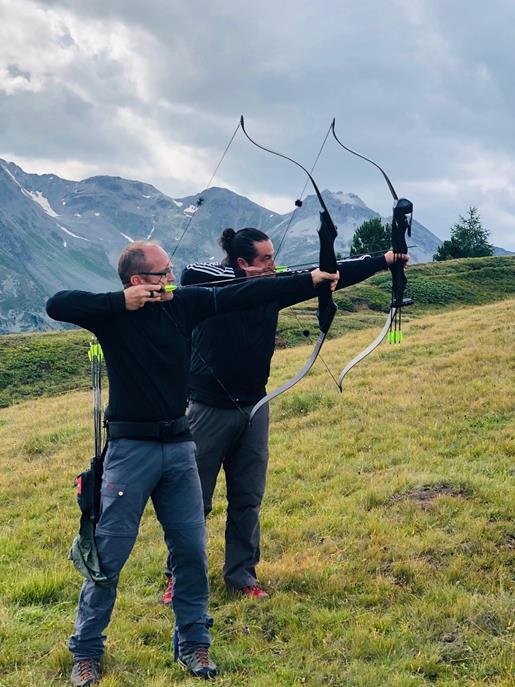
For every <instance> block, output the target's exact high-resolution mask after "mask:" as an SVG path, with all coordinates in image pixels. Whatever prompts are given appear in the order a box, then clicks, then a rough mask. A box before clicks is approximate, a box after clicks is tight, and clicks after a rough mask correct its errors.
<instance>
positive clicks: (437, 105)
mask: <svg viewBox="0 0 515 687" xmlns="http://www.w3.org/2000/svg"><path fill="white" fill-rule="evenodd" d="M39 4H40V5H41V6H46V7H48V8H52V9H54V10H58V9H66V10H68V11H70V12H72V13H74V14H77V15H78V16H81V17H83V18H85V19H87V18H90V19H91V18H94V19H98V18H104V17H105V18H106V21H107V20H117V21H120V22H121V23H123V24H124V25H125V26H127V27H128V28H129V29H130V30H131V31H134V32H139V33H138V35H139V36H140V38H141V35H146V36H148V37H149V45H150V43H151V44H152V50H151V51H149V52H147V53H145V54H143V55H141V57H143V58H144V59H146V69H147V72H148V84H147V85H148V87H149V89H150V91H151V93H152V96H153V102H152V103H151V104H149V103H145V102H143V101H142V100H141V99H140V98H139V97H138V94H137V89H136V88H135V87H134V84H132V86H131V84H130V78H131V74H130V73H129V72H128V71H127V68H126V66H124V65H123V63H121V62H119V61H117V60H116V59H113V56H112V55H108V54H102V53H99V54H97V55H95V56H94V58H93V59H92V60H87V61H81V62H77V63H76V64H72V65H70V68H69V71H68V72H67V73H66V78H67V79H68V80H69V81H70V82H71V84H73V83H78V84H81V86H82V88H83V89H84V90H85V92H86V93H87V94H88V97H87V99H84V100H81V98H80V97H79V96H73V95H72V94H71V93H70V92H68V91H67V87H66V84H64V85H63V84H61V85H60V86H59V87H58V86H57V85H56V86H53V87H49V88H48V89H47V90H46V91H45V92H42V93H38V94H32V95H31V96H30V97H29V96H26V95H25V96H22V95H21V94H16V95H14V96H9V98H7V100H8V101H9V105H6V103H5V102H4V103H3V105H2V106H1V107H2V109H1V110H0V116H2V118H3V119H5V118H7V119H8V126H9V127H10V129H9V130H10V133H11V134H12V135H13V136H14V139H13V140H14V141H15V147H16V146H18V149H19V150H20V151H21V150H23V154H24V155H30V152H31V150H32V153H33V154H36V153H35V150H42V149H44V150H45V151H46V152H45V155H46V156H48V157H51V154H52V149H53V150H54V153H55V151H56V150H59V151H60V154H63V155H65V154H66V151H67V150H68V152H69V154H70V155H72V153H73V151H75V153H73V154H77V152H80V154H81V155H84V156H85V157H86V158H87V159H88V160H91V161H94V160H96V161H97V163H98V165H99V167H101V166H102V164H103V161H105V160H106V159H108V158H109V157H111V159H113V157H116V158H117V159H119V160H120V161H121V162H123V163H125V162H126V161H127V160H128V159H130V158H131V157H132V159H133V160H134V168H135V172H137V169H138V164H139V163H140V162H143V161H144V157H145V145H144V142H142V141H135V140H130V136H129V135H128V133H127V132H126V131H123V130H122V129H120V130H116V128H115V124H114V120H113V112H114V111H115V110H116V109H117V108H120V107H122V106H123V107H126V108H128V109H129V110H130V111H133V112H135V113H137V114H138V115H139V116H141V117H145V116H146V115H148V108H151V110H152V112H151V116H150V117H149V122H152V121H154V122H156V123H159V126H160V127H161V128H162V130H163V131H164V132H165V133H166V132H168V134H169V136H170V140H173V141H180V142H182V143H184V144H187V145H191V146H193V147H198V148H201V149H204V150H205V151H207V154H208V155H209V157H210V159H212V161H213V167H214V165H215V163H216V161H217V160H218V157H219V155H220V153H221V151H222V150H223V148H224V146H225V144H226V142H227V140H228V138H229V136H230V135H231V133H232V131H233V129H234V127H235V126H236V124H237V121H238V117H239V115H240V113H244V114H245V115H246V116H247V118H248V125H249V127H250V128H251V130H252V132H253V134H254V135H255V137H256V138H257V139H259V140H260V141H261V142H263V143H264V144H265V145H268V146H270V147H273V148H276V149H278V150H280V151H282V152H285V153H287V154H291V155H294V156H295V157H296V158H297V159H298V160H299V161H301V162H303V163H304V164H305V165H306V166H308V167H309V166H310V165H311V164H312V161H313V160H314V158H315V155H316V153H317V151H318V147H319V145H320V143H321V141H322V138H323V136H324V135H325V132H326V130H327V127H328V126H329V122H330V120H331V118H332V116H336V117H337V124H338V131H339V133H340V135H341V136H342V138H343V139H344V140H345V141H346V142H347V143H348V144H349V145H350V146H351V147H354V148H356V149H358V150H360V151H362V152H363V153H364V154H366V155H368V156H370V157H372V158H374V159H376V160H377V161H378V162H380V163H381V164H383V165H384V166H385V168H386V169H387V170H388V173H389V174H390V175H391V177H392V180H393V181H394V183H395V185H396V186H397V187H398V191H399V192H400V193H402V188H403V186H404V185H408V184H416V183H420V184H421V186H420V187H421V188H422V185H423V183H424V182H432V181H437V180H438V179H447V178H449V179H453V180H454V181H455V183H456V185H457V189H456V191H455V194H454V195H452V194H451V195H445V194H443V193H440V194H439V193H438V191H437V190H435V191H434V194H436V195H430V194H429V193H426V194H425V195H424V196H423V197H422V198H420V199H414V200H415V202H416V206H417V200H418V207H420V208H421V209H422V212H425V213H426V214H425V215H424V216H421V217H420V220H421V221H422V222H424V223H426V224H428V226H429V227H430V228H431V229H433V230H434V231H436V232H437V233H440V234H441V235H442V236H445V233H446V232H448V227H449V226H451V225H452V224H453V222H455V221H456V219H457V217H458V214H460V213H463V212H464V211H465V210H466V207H467V205H469V204H479V205H480V204H481V202H485V206H486V205H487V204H489V203H490V202H491V194H484V193H483V192H482V191H481V189H480V188H479V187H477V188H475V187H470V186H467V184H466V183H465V182H466V175H465V172H464V171H463V170H464V167H463V163H464V161H466V160H467V159H473V157H474V155H476V153H477V151H478V150H480V151H482V152H483V154H484V155H490V156H492V158H493V159H495V158H496V157H497V158H498V159H499V161H502V160H503V159H507V158H508V159H509V158H510V157H513V153H514V146H515V135H514V132H513V116H512V112H513V109H514V106H515V95H514V91H513V88H512V86H511V81H512V75H513V73H514V71H515V70H514V68H515V64H514V62H515V58H514V53H513V49H512V37H511V36H510V31H511V29H512V27H513V26H514V25H515V21H514V20H515V6H514V5H513V3H512V2H511V0H492V2H490V3H489V5H488V9H486V6H485V5H484V3H479V2H477V1H471V0H456V1H455V2H451V3H449V2H444V0H431V1H429V0H427V1H423V0H419V1H418V2H415V1H413V2H409V3H408V2H407V1H406V2H404V1H403V0H398V1H394V0H390V1H389V2H388V1H387V2H385V1H384V0H363V1H362V2H360V3H349V2H341V0H326V1H325V2H320V3H317V4H314V3H312V2H307V1H306V0H301V1H299V0H297V1H295V2H294V1H293V0H286V1H285V2H283V3H280V4H278V3H275V2H272V1H271V0H263V1H262V2H260V3H259V4H257V3H251V2H235V1H234V0H232V1H231V2H229V1H228V0H225V1H221V2H217V3H212V2H208V1H207V0H205V1H203V2H201V1H199V0H196V1H195V0H192V1H190V2H187V3H185V2H178V1H177V0H175V1H169V0H166V1H164V0H163V1H156V0H154V1H149V2H146V3H141V2H139V1H138V2H136V0H134V1H131V0H112V1H111V2H109V3H107V4H106V3H104V2H101V1H100V0H89V1H88V2H87V3H84V2H78V1H75V0H61V1H59V0H55V1H53V0H44V2H40V3H39ZM134 35H136V33H135V34H134ZM60 40H61V41H63V44H64V45H68V46H70V47H71V48H73V41H74V39H73V35H72V33H70V31H69V29H68V28H67V27H66V25H65V23H63V28H62V31H61V38H60ZM134 78H136V76H134ZM70 88H71V86H70ZM56 91H57V93H56ZM56 95H57V98H56ZM27 107H28V108H29V110H31V111H32V113H34V112H35V113H37V115H38V118H41V122H35V123H34V125H33V126H32V127H31V129H32V133H31V137H30V138H29V139H28V140H25V141H23V136H22V130H23V127H22V126H21V125H20V124H18V122H17V121H16V118H17V117H20V118H21V119H22V120H23V122H24V126H25V130H27V127H28V126H29V124H30V121H31V116H30V115H31V112H30V111H29V112H27V113H26V114H24V112H23V110H24V109H25V108H27ZM107 119H111V120H112V121H111V122H109V121H106V120H107ZM44 123H46V124H47V125H49V126H50V129H49V133H47V136H46V140H44V138H45V133H44V131H45V127H44ZM52 123H53V126H52ZM81 130H82V136H81ZM58 132H61V133H60V135H58ZM72 147H73V148H72ZM317 174H318V175H320V184H321V185H323V186H328V187H331V188H334V189H336V188H338V189H342V190H344V191H354V192H356V193H358V194H359V195H361V196H363V197H364V199H365V200H366V201H367V202H368V203H370V204H371V205H372V204H373V203H376V202H377V203H379V205H380V207H378V209H379V210H380V211H381V212H385V213H386V212H387V210H388V205H389V199H388V193H387V190H386V189H385V187H384V186H383V184H384V182H383V180H382V178H381V177H380V175H377V172H376V171H375V170H374V169H373V168H371V167H370V168H369V167H367V166H366V165H365V164H364V163H361V161H358V160H356V159H353V158H351V157H350V156H348V157H345V156H344V154H343V153H341V152H340V151H338V150H336V148H334V146H332V144H331V142H328V144H327V146H326V149H325V150H324V153H323V155H322V157H321V159H320V162H319V165H318V166H317ZM220 178H223V179H225V180H226V181H228V182H229V183H233V184H234V185H237V187H238V190H241V191H242V192H246V193H249V192H251V191H252V190H255V191H258V192H260V193H268V194H274V193H276V194H279V195H288V194H290V195H292V196H295V195H297V194H298V192H299V190H300V188H301V187H302V185H303V181H304V180H303V178H302V175H301V174H297V172H296V171H295V170H293V169H292V168H288V167H287V166H285V165H284V164H283V163H282V162H278V161H277V160H275V159H273V158H270V157H267V156H266V155H264V154H261V153H260V152H259V151H256V150H254V149H252V150H250V148H249V146H248V145H247V144H246V142H245V141H244V140H240V138H239V137H238V140H237V141H236V142H235V145H234V146H233V148H232V150H231V153H230V155H229V156H228V157H227V160H226V161H225V162H224V165H223V167H222V168H221V170H220ZM145 180H146V181H151V182H154V183H157V181H158V180H159V183H160V184H161V187H162V188H163V190H165V191H167V192H171V193H174V192H175V193H177V194H178V193H186V192H188V191H189V192H194V191H196V190H198V188H200V187H201V186H202V185H203V184H204V183H205V182H206V181H207V180H206V179H199V184H198V187H197V188H191V187H190V188H189V189H186V188H184V187H182V188H180V189H177V191H174V190H173V189H171V188H170V187H169V186H168V187H167V183H166V178H163V177H162V176H159V177H157V176H156V179H145ZM169 183H170V184H171V183H172V181H170V182H169ZM173 183H177V182H176V181H175V180H174V181H173ZM215 183H216V182H215ZM163 185H164V187H163ZM512 186H515V181H513V179H512ZM364 191H365V192H366V193H365V192H364ZM367 193H368V194H369V197H367V196H366V194H367ZM499 193H500V197H499V199H498V203H499V208H500V210H501V209H503V212H506V215H508V216H509V213H511V212H512V208H513V204H512V203H511V201H510V196H509V195H507V194H508V191H507V190H502V189H500V191H499ZM501 197H502V201H501ZM512 197H513V196H512ZM488 207H489V205H488ZM511 242H512V243H511V246H512V247H515V235H514V236H513V237H512V238H511Z"/></svg>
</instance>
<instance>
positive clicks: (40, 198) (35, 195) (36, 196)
mask: <svg viewBox="0 0 515 687" xmlns="http://www.w3.org/2000/svg"><path fill="white" fill-rule="evenodd" d="M20 188H21V190H22V191H23V193H24V194H25V195H26V196H28V197H29V198H32V200H33V201H34V202H35V203H37V204H38V205H40V206H41V207H42V208H43V210H44V211H45V212H46V214H47V215H48V216H49V217H59V215H58V214H57V212H55V210H54V209H53V208H52V207H51V205H50V203H49V202H48V198H45V196H44V195H43V194H42V193H41V191H27V189H25V188H23V187H20Z"/></svg>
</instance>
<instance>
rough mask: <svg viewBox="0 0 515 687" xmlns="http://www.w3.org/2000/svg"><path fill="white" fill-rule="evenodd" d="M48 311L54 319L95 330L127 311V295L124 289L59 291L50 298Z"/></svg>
mask: <svg viewBox="0 0 515 687" xmlns="http://www.w3.org/2000/svg"><path fill="white" fill-rule="evenodd" d="M46 311H47V313H48V315H49V316H50V317H51V318H52V319H53V320H58V321H60V322H70V323H71V324H77V325H79V326H80V327H84V328H85V329H89V330H90V331H95V327H96V326H101V325H102V323H104V322H106V321H108V320H109V319H112V318H113V317H115V316H116V315H118V314H121V313H123V312H125V297H124V294H123V291H116V292H112V293H89V292H88V291H59V292H58V293H56V294H55V295H54V296H52V298H49V299H48V301H47V304H46Z"/></svg>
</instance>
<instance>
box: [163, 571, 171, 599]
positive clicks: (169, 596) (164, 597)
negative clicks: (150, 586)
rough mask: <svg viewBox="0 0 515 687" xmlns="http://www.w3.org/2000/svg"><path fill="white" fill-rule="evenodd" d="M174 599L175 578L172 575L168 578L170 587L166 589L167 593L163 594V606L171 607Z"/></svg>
mask: <svg viewBox="0 0 515 687" xmlns="http://www.w3.org/2000/svg"><path fill="white" fill-rule="evenodd" d="M172 599H173V577H172V576H171V575H170V577H169V578H168V586H167V587H166V591H165V593H164V594H163V605H164V606H171V605H172Z"/></svg>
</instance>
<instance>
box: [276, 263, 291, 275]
mask: <svg viewBox="0 0 515 687" xmlns="http://www.w3.org/2000/svg"><path fill="white" fill-rule="evenodd" d="M287 269H288V268H287V267H286V265H276V267H275V271H276V272H279V273H280V272H286V270H287Z"/></svg>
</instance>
